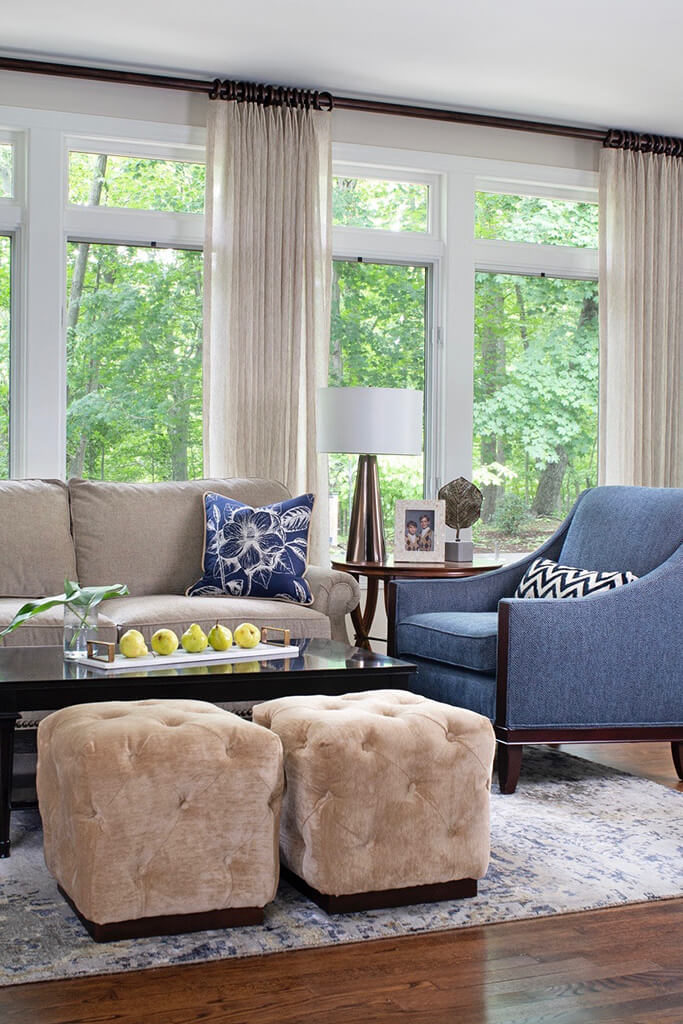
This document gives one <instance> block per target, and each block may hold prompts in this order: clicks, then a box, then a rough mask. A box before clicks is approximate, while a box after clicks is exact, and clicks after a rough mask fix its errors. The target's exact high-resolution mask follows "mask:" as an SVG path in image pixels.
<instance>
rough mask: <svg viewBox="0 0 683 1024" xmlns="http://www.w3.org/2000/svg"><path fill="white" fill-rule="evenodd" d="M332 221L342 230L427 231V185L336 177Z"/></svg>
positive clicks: (333, 191) (333, 185)
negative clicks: (352, 228)
mask: <svg viewBox="0 0 683 1024" xmlns="http://www.w3.org/2000/svg"><path fill="white" fill-rule="evenodd" d="M332 221H333V223H334V224H336V225H339V226H343V227H354V228H375V229H376V230H377V229H379V230H383V231H420V232H426V231H429V186H428V185H424V184H421V183H419V182H404V181H383V180H380V179H379V178H355V177H342V176H339V175H338V176H336V177H335V178H333V181H332Z"/></svg>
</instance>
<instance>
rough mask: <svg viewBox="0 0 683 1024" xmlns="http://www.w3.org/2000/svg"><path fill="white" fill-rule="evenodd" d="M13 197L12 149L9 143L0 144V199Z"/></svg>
mask: <svg viewBox="0 0 683 1024" xmlns="http://www.w3.org/2000/svg"><path fill="white" fill-rule="evenodd" d="M13 195H14V148H13V146H12V145H11V144H10V143H9V142H0V199H11V198H12V196H13Z"/></svg>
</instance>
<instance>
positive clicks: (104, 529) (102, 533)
mask: <svg viewBox="0 0 683 1024" xmlns="http://www.w3.org/2000/svg"><path fill="white" fill-rule="evenodd" d="M208 490H211V491H216V492H217V493H218V494H224V495H225V496H226V497H228V498H235V499H236V500H237V501H241V502H245V503H246V504H249V505H263V504H266V503H268V502H274V501H282V500H283V499H285V498H288V497H289V491H288V490H287V488H286V487H285V486H284V484H279V483H276V482H274V481H271V480H260V479H244V480H242V479H233V480H183V481H169V482H166V483H158V484H128V483H109V482H107V481H102V480H78V479H74V480H70V481H69V493H70V495H71V516H72V521H73V533H74V542H75V546H76V561H77V570H78V579H79V581H80V582H81V583H82V584H83V585H85V586H87V585H91V584H94V585H101V584H105V583H127V584H128V589H129V590H130V593H131V594H132V595H135V594H139V595H142V594H184V593H185V591H186V590H187V588H188V587H189V586H190V585H191V584H192V583H194V581H195V580H196V579H197V578H198V577H199V576H200V575H201V571H202V553H203V547H204V526H203V501H202V496H203V494H204V492H205V491H208Z"/></svg>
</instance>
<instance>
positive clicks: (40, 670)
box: [0, 640, 415, 715]
mask: <svg viewBox="0 0 683 1024" xmlns="http://www.w3.org/2000/svg"><path fill="white" fill-rule="evenodd" d="M292 643H294V644H296V645H297V646H298V647H299V655H298V656H297V657H284V658H273V659H271V660H263V661H256V660H255V661H253V662H251V661H247V662H234V663H232V664H230V663H227V664H225V663H220V662H215V661H212V662H208V663H207V664H206V665H201V666H186V667H183V666H182V665H180V666H179V665H177V664H176V665H167V666H164V664H163V661H161V660H160V664H159V667H158V668H157V667H156V666H155V667H154V668H145V669H139V668H138V669H136V667H135V662H134V660H131V667H130V671H119V672H116V673H106V672H103V671H98V670H97V669H91V668H87V667H86V666H84V665H79V664H78V662H77V661H65V660H64V657H63V652H62V648H61V647H2V648H0V714H10V715H11V714H14V713H16V712H18V711H32V710H55V709H57V708H59V707H65V706H68V705H70V704H80V703H84V702H89V701H98V700H140V699H144V698H146V697H159V698H164V697H166V698H171V697H173V698H178V697H187V698H196V699H198V700H209V701H219V702H229V701H253V700H270V699H272V698H274V697H282V696H287V695H289V694H311V693H326V694H340V693H346V692H347V691H348V692H353V691H360V690H366V689H367V690H373V689H380V688H384V687H387V688H394V687H396V688H399V689H410V683H411V677H412V676H413V674H414V672H415V666H414V665H411V664H410V663H409V662H405V661H399V660H397V659H395V658H389V657H388V656H387V655H384V654H376V653H374V652H372V651H366V650H359V649H358V648H356V647H350V646H348V645H347V644H342V643H339V642H337V641H334V640H293V641H292Z"/></svg>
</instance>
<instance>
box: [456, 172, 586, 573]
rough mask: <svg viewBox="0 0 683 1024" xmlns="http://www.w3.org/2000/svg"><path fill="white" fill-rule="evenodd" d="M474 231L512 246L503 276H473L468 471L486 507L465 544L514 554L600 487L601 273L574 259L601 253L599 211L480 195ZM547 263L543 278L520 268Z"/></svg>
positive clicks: (536, 540)
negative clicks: (539, 248) (597, 249)
mask: <svg viewBox="0 0 683 1024" xmlns="http://www.w3.org/2000/svg"><path fill="white" fill-rule="evenodd" d="M475 230H476V233H477V235H478V237H480V238H482V237H486V238H505V239H508V245H509V248H508V250H507V251H506V253H505V254H504V256H503V257H501V253H500V248H499V249H498V250H496V251H495V261H494V262H497V263H498V264H499V262H500V260H501V258H504V259H505V260H506V261H507V263H508V271H509V272H506V273H502V272H491V271H486V270H485V269H484V267H483V266H482V263H483V264H484V266H485V263H486V260H485V259H484V260H480V261H479V264H480V269H479V272H478V273H476V275H475V331H474V409H473V453H472V463H473V475H474V479H475V482H476V483H477V484H478V485H479V486H480V488H481V490H482V492H483V494H484V504H483V507H482V518H481V520H480V522H478V523H477V524H476V525H475V527H474V529H473V537H474V539H475V544H476V547H477V549H478V550H480V551H486V550H491V549H492V548H493V549H496V548H498V549H499V550H503V551H505V552H508V553H522V552H525V551H531V550H533V549H534V548H535V547H537V546H538V544H540V543H541V542H542V541H543V540H545V538H546V537H547V536H548V535H549V534H551V533H552V532H553V531H554V529H555V528H556V526H557V525H558V524H559V522H560V521H561V520H562V519H563V518H564V516H565V515H566V514H567V512H568V511H569V509H570V508H571V506H572V504H573V503H574V501H575V499H576V497H577V495H578V494H579V492H580V491H582V490H583V489H584V488H585V487H591V486H593V485H595V483H596V481H597V409H598V286H597V280H596V279H595V278H596V276H597V274H596V272H595V271H593V272H591V269H590V265H589V262H588V257H580V258H578V257H574V256H573V255H572V253H573V252H575V251H577V250H581V249H588V248H590V247H592V246H594V245H597V207H596V206H595V204H594V203H591V202H572V201H569V200H554V199H538V198H536V197H533V196H521V195H508V194H493V193H488V192H478V193H477V194H476V229H475ZM511 239H514V241H522V242H524V243H529V242H532V243H537V244H539V245H541V244H542V245H544V246H548V245H553V246H556V247H557V249H556V253H557V255H555V256H550V255H548V250H547V249H544V250H543V254H541V253H540V252H539V255H537V256H535V257H534V255H533V251H531V250H533V246H529V245H528V244H525V245H523V246H520V247H515V245H514V244H510V240H511ZM478 244H481V245H492V244H494V245H495V243H489V242H484V243H478ZM518 249H519V250H520V251H519V254H518ZM492 251H493V250H492ZM530 251H531V255H530ZM591 258H592V257H591ZM544 259H545V260H548V261H549V262H548V263H547V264H546V265H547V266H548V270H547V272H543V271H541V272H537V273H534V274H529V273H525V272H524V271H523V270H522V269H521V267H522V266H527V265H528V263H529V260H531V261H532V262H534V261H537V262H539V264H540V263H541V262H542V261H543V260H544ZM516 262H517V263H518V266H517V267H516V266H515V263H516ZM496 270H498V266H496Z"/></svg>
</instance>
